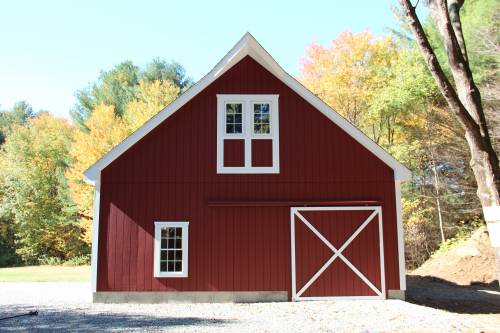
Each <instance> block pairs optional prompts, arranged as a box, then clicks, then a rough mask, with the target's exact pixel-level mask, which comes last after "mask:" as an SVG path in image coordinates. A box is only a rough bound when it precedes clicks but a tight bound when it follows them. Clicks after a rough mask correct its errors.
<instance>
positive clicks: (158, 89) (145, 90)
mask: <svg viewBox="0 0 500 333" xmlns="http://www.w3.org/2000/svg"><path fill="white" fill-rule="evenodd" d="M179 92H180V89H179V87H177V86H176V85H174V84H173V83H171V82H170V81H163V82H160V81H154V82H151V83H145V82H144V81H141V82H140V83H139V90H138V93H137V98H136V99H135V100H133V101H131V102H130V103H129V104H128V107H127V111H126V112H125V115H124V121H125V123H126V124H127V126H128V128H129V130H130V131H131V132H134V131H135V130H137V129H138V128H139V127H141V126H142V125H143V124H144V123H145V122H146V121H147V120H149V119H150V118H151V117H153V116H154V115H156V114H157V113H158V112H160V111H161V110H163V109H164V108H165V107H166V106H167V105H168V104H170V103H171V102H172V101H173V100H175V99H176V98H177V96H178V95H179Z"/></svg>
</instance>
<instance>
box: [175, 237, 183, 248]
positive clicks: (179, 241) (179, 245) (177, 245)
mask: <svg viewBox="0 0 500 333" xmlns="http://www.w3.org/2000/svg"><path fill="white" fill-rule="evenodd" d="M175 248H176V249H180V248H182V240H181V239H176V240H175Z"/></svg>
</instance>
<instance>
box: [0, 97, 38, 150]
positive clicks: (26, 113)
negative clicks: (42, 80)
mask: <svg viewBox="0 0 500 333" xmlns="http://www.w3.org/2000/svg"><path fill="white" fill-rule="evenodd" d="M34 116H35V113H34V112H33V109H32V107H31V106H30V105H29V104H28V103H27V102H26V101H21V102H17V103H16V104H14V107H13V108H12V109H11V110H10V111H1V112H0V145H1V144H2V143H4V141H5V137H6V136H7V134H8V132H9V131H10V129H11V128H12V127H13V126H15V125H22V124H24V123H26V121H27V120H28V119H30V118H33V117H34Z"/></svg>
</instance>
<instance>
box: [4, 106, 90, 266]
mask: <svg viewBox="0 0 500 333" xmlns="http://www.w3.org/2000/svg"><path fill="white" fill-rule="evenodd" d="M71 133H72V131H71V127H70V125H69V124H68V122H67V121H66V120H63V119H58V118H54V117H52V116H50V115H49V114H47V113H42V114H39V115H38V116H37V117H35V118H32V119H30V120H29V121H28V122H27V124H26V125H25V126H21V125H16V126H15V127H14V128H13V129H12V131H11V132H10V133H9V135H8V136H7V140H6V142H5V144H4V145H3V146H2V150H1V151H0V165H1V168H0V193H1V194H2V196H1V198H0V200H1V201H0V216H1V217H2V218H3V219H8V220H12V221H13V222H14V224H13V227H12V229H11V230H10V232H13V236H14V238H15V247H16V252H17V253H18V254H19V255H20V256H21V257H22V259H23V261H24V262H26V263H38V260H39V259H40V258H43V257H59V258H62V259H66V258H68V257H71V256H74V255H79V254H82V253H85V252H88V248H86V247H85V245H84V244H83V242H81V240H80V239H79V236H80V233H79V226H78V224H77V223H76V219H75V206H74V204H73V202H72V201H71V199H70V197H69V193H68V187H67V182H66V179H65V177H64V172H65V171H66V169H67V167H68V163H69V149H70V146H71V137H72V134H71Z"/></svg>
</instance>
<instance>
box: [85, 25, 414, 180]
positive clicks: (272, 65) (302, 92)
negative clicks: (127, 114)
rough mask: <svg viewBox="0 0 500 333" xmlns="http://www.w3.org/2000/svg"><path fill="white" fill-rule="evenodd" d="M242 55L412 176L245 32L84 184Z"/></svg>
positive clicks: (398, 172)
mask: <svg viewBox="0 0 500 333" xmlns="http://www.w3.org/2000/svg"><path fill="white" fill-rule="evenodd" d="M245 56H250V57H252V58H253V59H254V60H255V61H257V62H258V63H259V64H260V65H262V66H263V67H264V68H266V69H267V70H268V71H269V72H271V73H272V74H273V75H274V76H275V77H277V78H278V79H279V80H281V81H282V82H283V83H284V84H286V85H287V86H288V87H289V88H291V89H292V90H293V91H295V92H296V93H297V94H298V95H299V96H301V97H302V98H303V99H304V100H306V101H307V102H308V103H309V104H311V105H312V106H314V107H315V108H316V109H317V110H319V111H320V112H321V113H323V114H324V115H325V116H326V117H327V118H329V119H330V120H331V121H332V122H334V123H335V124H336V125H338V126H339V127H340V128H342V129H343V130H344V131H345V132H346V133H347V134H349V135H350V136H351V137H353V138H354V139H355V140H356V141H357V142H358V143H360V144H361V145H362V146H364V147H365V148H366V149H368V150H369V151H370V152H371V153H373V154H374V155H375V156H377V157H378V158H379V159H380V160H382V161H383V162H384V163H385V164H387V165H388V166H389V167H391V168H392V169H393V170H394V178H395V180H399V181H404V180H408V179H410V177H411V172H410V170H408V168H406V167H405V166H404V165H403V164H402V163H400V162H399V161H398V160H396V159H395V158H394V157H393V156H391V155H390V154H389V153H388V152H386V151H385V150H384V149H383V148H382V147H380V146H379V145H378V144H377V143H375V142H374V141H373V140H371V139H370V138H369V137H368V136H366V135H365V134H364V133H363V132H361V130H359V129H358V128H357V127H355V126H354V125H352V124H351V123H350V122H349V121H347V120H346V119H345V118H344V117H342V116H341V115H340V114H339V113H337V112H336V111H335V110H334V109H332V108H331V107H330V106H328V105H327V104H326V103H325V102H323V101H322V100H321V99H320V98H319V97H318V96H316V95H315V94H313V93H312V92H311V91H310V90H308V89H307V88H306V87H304V86H303V85H302V84H301V83H300V82H299V81H297V80H296V79H295V78H294V77H293V76H291V75H290V74H288V73H287V72H286V71H285V70H284V69H283V68H282V67H281V66H280V65H279V64H278V62H277V61H276V60H274V58H273V57H272V56H271V55H270V54H269V53H268V52H267V51H266V50H265V49H264V48H263V47H262V45H260V43H259V42H258V41H257V40H256V39H255V38H254V37H253V36H252V35H251V34H250V33H249V32H247V33H245V34H244V35H243V37H242V38H241V39H240V40H239V41H238V42H237V43H236V44H235V46H233V48H231V50H230V51H229V52H228V53H227V54H226V55H225V56H224V57H223V58H222V59H221V60H220V61H219V62H218V63H217V64H216V65H215V67H214V68H213V69H212V70H211V71H210V72H208V73H207V74H206V75H205V76H204V77H203V78H201V79H200V80H199V81H198V82H196V83H195V84H194V85H193V86H192V87H190V88H189V89H188V90H186V91H185V92H184V93H183V94H181V95H180V96H179V97H178V98H177V99H176V100H174V101H173V102H172V103H170V104H169V105H167V106H166V107H165V108H164V109H163V110H161V111H160V112H158V113H157V114H156V115H155V116H153V117H152V118H151V119H149V120H148V121H146V123H144V125H142V126H141V127H140V128H139V129H137V130H136V131H135V132H133V133H132V134H131V135H130V136H128V137H127V138H126V139H124V140H123V141H122V142H121V143H119V144H118V145H116V146H115V147H114V148H113V149H111V150H110V151H109V152H108V153H106V154H105V155H104V156H103V157H102V158H100V159H99V160H98V161H97V162H96V163H94V164H93V165H92V166H91V167H89V168H88V169H87V170H86V171H85V172H84V179H85V181H87V182H89V183H91V184H94V185H95V184H96V183H99V182H100V174H101V171H102V170H103V169H104V168H105V167H106V166H108V165H109V164H111V163H112V162H113V161H114V160H115V159H116V158H118V157H119V156H120V155H122V154H123V153H124V152H125V151H127V150H128V149H129V148H130V147H132V146H133V145H134V144H135V143H137V142H138V141H139V140H141V139H142V138H143V137H144V136H146V135H147V134H148V133H149V132H150V131H152V130H153V129H154V128H156V127H157V126H158V125H160V124H161V123H162V122H163V121H165V120H166V119H167V118H168V117H170V116H171V115H172V114H173V113H174V112H176V111H177V110H179V109H180V108H181V107H182V106H183V105H185V104H186V103H187V102H189V101H190V100H191V99H192V98H194V97H195V96H196V95H198V93H200V92H201V91H203V89H205V88H206V87H207V86H208V85H210V84H211V83H212V82H214V81H215V80H216V79H217V78H219V77H220V76H221V75H222V74H224V73H225V72H226V71H228V70H229V69H230V68H232V67H233V66H234V65H236V64H237V63H238V62H239V61H240V60H242V59H243V58H244V57H245Z"/></svg>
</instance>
